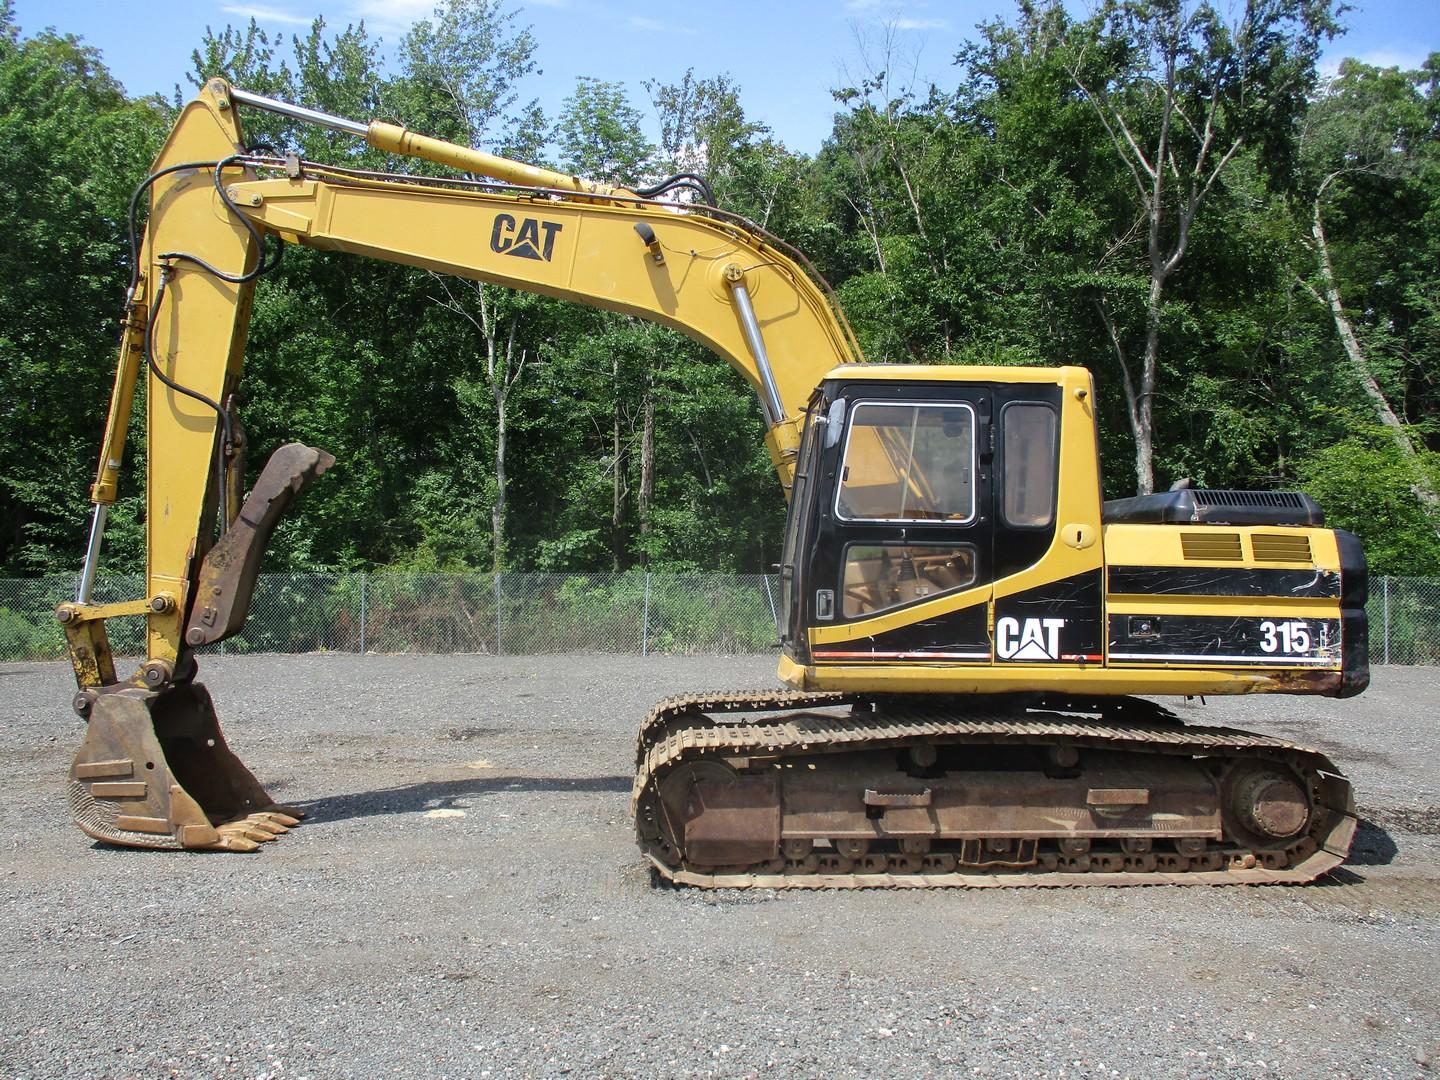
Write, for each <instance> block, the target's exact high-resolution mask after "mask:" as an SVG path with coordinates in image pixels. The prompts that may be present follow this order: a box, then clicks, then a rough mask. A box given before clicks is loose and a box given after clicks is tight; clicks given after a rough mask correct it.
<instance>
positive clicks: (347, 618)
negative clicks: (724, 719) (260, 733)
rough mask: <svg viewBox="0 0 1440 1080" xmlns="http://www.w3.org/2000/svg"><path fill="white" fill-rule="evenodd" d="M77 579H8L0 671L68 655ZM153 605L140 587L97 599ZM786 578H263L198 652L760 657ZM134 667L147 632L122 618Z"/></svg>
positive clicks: (100, 592)
mask: <svg viewBox="0 0 1440 1080" xmlns="http://www.w3.org/2000/svg"><path fill="white" fill-rule="evenodd" d="M74 595H75V579H74V577H72V576H68V575H67V576H61V577H48V578H29V579H14V578H12V579H0V660H50V659H59V658H62V657H64V656H65V636H64V634H63V633H61V631H60V627H59V624H58V623H56V621H55V617H54V610H55V605H56V604H59V603H60V602H61V601H64V600H69V599H73V598H74ZM143 595H144V580H143V579H142V578H141V577H139V576H113V577H109V578H105V579H102V580H100V581H97V582H96V588H95V594H94V600H95V602H96V603H106V602H109V601H114V600H124V599H134V598H135V597H139V596H143ZM779 595H780V589H779V582H778V579H776V578H774V577H767V576H765V575H761V574H647V573H644V572H643V571H641V572H632V573H625V574H390V573H385V574H363V573H355V574H262V575H260V580H259V583H258V584H257V585H256V588H255V596H254V598H253V600H252V601H251V604H250V615H249V618H248V619H247V620H246V622H245V629H244V631H243V632H242V633H241V634H239V635H237V636H236V637H233V638H231V639H230V640H228V641H224V642H221V643H220V644H219V645H215V646H211V647H209V648H207V649H203V650H201V651H202V652H217V653H219V652H223V653H251V652H282V653H304V652H325V651H329V652H362V653H363V652H377V653H489V654H492V655H495V654H510V655H524V654H535V653H558V652H611V653H640V654H641V655H646V654H649V653H652V652H659V653H678V654H711V655H714V654H719V655H726V654H733V653H763V652H768V651H770V650H771V649H773V648H774V647H775V644H776V631H775V609H776V604H777V603H778V600H779ZM107 629H108V630H109V634H110V643H111V647H112V648H113V650H114V651H115V652H116V653H117V654H119V655H138V654H139V653H140V652H141V651H142V650H143V644H144V637H143V630H144V620H143V619H140V618H121V619H112V620H111V621H110V623H109V625H108V627H107Z"/></svg>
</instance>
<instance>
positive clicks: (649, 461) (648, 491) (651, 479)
mask: <svg viewBox="0 0 1440 1080" xmlns="http://www.w3.org/2000/svg"><path fill="white" fill-rule="evenodd" d="M642 407H643V410H644V415H645V425H644V429H643V430H642V432H641V436H640V499H639V503H638V506H639V510H640V537H641V540H642V541H644V540H646V539H648V538H649V536H650V510H651V507H652V506H653V505H654V503H655V385H654V383H653V382H651V381H647V382H646V384H645V400H644V403H643V406H642ZM640 565H641V566H644V567H649V565H650V554H649V550H648V549H647V548H646V547H645V545H644V544H643V542H642V544H641V547H640Z"/></svg>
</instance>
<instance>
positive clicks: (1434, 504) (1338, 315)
mask: <svg viewBox="0 0 1440 1080" xmlns="http://www.w3.org/2000/svg"><path fill="white" fill-rule="evenodd" d="M1323 192H1324V188H1323V187H1322V188H1321V193H1322V195H1323ZM1310 235H1311V236H1312V237H1314V239H1315V255H1316V261H1317V262H1318V263H1319V267H1320V284H1321V286H1322V288H1323V289H1324V296H1323V297H1321V298H1320V299H1322V300H1323V301H1324V303H1325V305H1326V306H1327V307H1329V309H1330V315H1331V317H1332V318H1333V319H1334V320H1335V331H1336V333H1337V334H1339V335H1340V343H1341V345H1343V346H1344V348H1345V357H1346V359H1347V360H1349V361H1350V369H1351V370H1352V371H1353V372H1354V374H1355V378H1356V379H1357V380H1358V381H1359V383H1360V385H1361V387H1362V388H1363V389H1364V390H1365V396H1366V397H1368V398H1369V399H1370V404H1371V407H1372V408H1374V410H1375V416H1376V418H1377V419H1378V420H1379V421H1380V423H1381V424H1382V425H1384V427H1385V430H1386V431H1388V432H1389V433H1390V438H1391V441H1393V442H1394V443H1395V449H1397V450H1399V451H1400V456H1401V457H1402V458H1404V459H1405V462H1406V464H1408V465H1409V466H1410V468H1411V472H1412V475H1413V476H1414V481H1413V482H1412V483H1411V485H1410V490H1411V491H1412V492H1413V493H1414V495H1415V498H1416V499H1418V500H1419V501H1420V508H1421V510H1423V511H1424V513H1425V517H1426V518H1427V520H1428V521H1429V522H1430V527H1431V528H1433V529H1434V530H1435V532H1436V535H1440V496H1437V494H1436V492H1435V489H1434V487H1432V486H1431V484H1430V478H1429V477H1428V476H1426V474H1425V466H1424V464H1423V463H1422V462H1421V461H1420V455H1419V454H1417V453H1416V452H1415V444H1414V443H1413V442H1411V441H1410V433H1409V432H1408V431H1406V430H1405V424H1404V422H1403V421H1402V420H1401V419H1400V417H1399V416H1397V415H1396V414H1395V410H1394V409H1392V408H1391V407H1390V402H1389V401H1388V400H1386V397H1385V392H1384V391H1383V390H1381V389H1380V384H1379V383H1378V382H1376V381H1375V375H1374V373H1372V372H1371V370H1370V365H1369V364H1368V363H1366V362H1365V353H1364V350H1363V349H1362V348H1361V347H1360V339H1359V338H1357V337H1356V336H1355V328H1354V326H1352V325H1351V323H1350V316H1349V315H1347V314H1346V313H1345V305H1344V304H1343V303H1342V302H1341V300H1340V287H1339V285H1338V284H1337V283H1336V281H1335V267H1334V264H1332V263H1331V261H1330V246H1329V244H1328V243H1327V242H1326V240H1325V222H1324V219H1323V218H1322V217H1321V214H1320V198H1319V197H1317V198H1316V200H1315V207H1314V216H1313V217H1312V219H1311V223H1310Z"/></svg>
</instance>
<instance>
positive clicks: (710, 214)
mask: <svg viewBox="0 0 1440 1080" xmlns="http://www.w3.org/2000/svg"><path fill="white" fill-rule="evenodd" d="M241 104H246V105H252V106H257V107H261V108H267V109H272V110H274V111H279V112H282V113H285V114H287V115H289V116H291V117H292V118H294V119H297V120H300V121H302V122H305V121H308V122H315V123H320V124H325V125H327V126H330V127H334V128H338V129H340V130H343V131H348V132H350V133H352V134H354V135H356V136H357V137H363V138H365V139H366V140H367V141H368V142H369V143H370V144H371V145H373V146H376V147H378V148H380V149H383V150H385V151H387V152H389V153H392V154H396V155H408V156H413V157H419V158H424V159H427V160H430V161H434V162H437V163H440V164H443V165H447V166H450V167H453V168H455V169H458V170H462V171H463V172H465V173H466V174H467V175H466V176H465V177H464V178H454V179H444V178H434V177H424V178H422V177H412V176H399V175H390V174H379V173H370V172H361V171H357V170H351V169H345V168H339V167H335V166H329V165H323V164H315V163H311V162H304V161H300V160H299V159H298V158H295V157H293V156H291V157H289V158H278V157H270V156H264V155H256V154H252V153H250V152H248V151H247V149H246V145H245V141H244V137H243V133H242V130H241V126H240V123H239V120H238V117H237V115H236V113H237V106H238V105H241ZM145 194H148V196H149V203H150V216H149V220H148V225H147V227H146V229H145V232H144V236H143V239H142V240H141V241H140V242H139V243H137V244H135V245H134V247H135V249H136V250H135V254H136V272H135V276H134V279H133V281H132V284H131V288H130V291H129V294H128V296H127V304H126V313H125V319H124V330H123V333H122V339H121V345H120V352H119V363H118V367H117V373H116V379H115V385H114V390H113V392H112V396H111V402H110V409H109V415H108V418H107V423H106V429H105V436H104V441H103V445H102V448H101V455H100V463H99V468H98V471H97V478H96V482H95V485H94V487H93V488H92V490H91V500H92V502H93V503H94V506H95V512H94V521H93V524H92V528H91V534H90V542H89V546H88V549H87V552H86V558H85V564H84V570H83V572H82V576H81V586H80V589H79V593H78V596H77V599H76V601H75V602H74V603H66V604H62V605H61V606H60V608H59V609H58V612H57V615H58V617H59V619H60V621H61V623H62V624H63V626H64V627H65V630H66V634H67V637H68V639H69V644H70V651H71V658H72V662H73V664H74V668H75V674H76V679H77V682H78V684H79V688H80V689H79V693H78V694H77V697H76V700H75V708H76V711H77V712H79V713H80V714H81V715H82V716H85V717H87V719H88V720H89V733H90V734H89V737H88V738H87V740H86V744H85V746H84V747H82V750H81V753H80V756H79V758H77V762H76V765H75V766H74V768H73V769H72V776H71V780H72V802H73V805H74V806H75V810H76V817H77V821H78V822H79V823H80V824H81V827H82V828H84V829H85V831H86V832H88V833H90V834H91V835H92V836H96V837H98V838H100V839H104V840H109V841H112V842H118V843H127V844H135V845H139V846H152V847H207V846H228V847H247V846H253V843H254V842H256V841H258V840H261V839H264V838H265V835H262V834H268V830H269V829H270V828H273V827H281V828H283V827H284V826H285V824H286V823H287V822H288V821H289V820H291V819H293V818H294V817H295V816H296V815H295V813H294V812H293V811H291V812H288V813H287V812H285V811H284V810H283V808H282V810H280V811H276V810H274V809H273V807H272V804H270V802H269V800H268V796H266V795H265V794H264V792H263V789H261V788H260V786H259V785H258V783H256V782H255V781H254V778H253V777H251V776H250V774H249V773H248V772H247V771H246V770H245V769H244V767H243V766H242V765H240V763H239V761H238V760H237V759H234V757H233V755H230V754H229V752H228V751H227V750H225V747H224V740H223V738H221V737H220V734H219V726H218V722H217V721H216V719H215V716H214V712H213V708H212V707H211V706H210V703H209V698H208V695H206V694H205V692H204V690H203V688H202V687H199V686H198V685H192V680H193V676H194V671H195V664H194V661H193V656H192V650H193V649H195V648H198V647H200V646H203V645H208V644H213V643H215V642H218V641H221V640H223V639H225V638H226V637H229V636H231V635H232V634H235V633H237V632H239V630H240V629H241V628H242V627H243V625H244V621H245V614H246V609H247V608H248V605H249V600H250V595H251V592H252V591H253V588H254V584H255V580H256V576H257V574H258V572H259V567H260V562H261V557H262V555H263V552H264V548H265V544H266V542H267V541H268V539H269V537H270V534H271V532H272V531H273V529H274V527H275V524H276V523H277V521H278V519H279V517H280V516H281V514H282V513H283V511H284V509H285V507H286V505H288V503H289V502H290V500H291V499H292V498H293V497H294V496H295V495H296V494H297V493H298V492H299V491H300V490H301V489H302V488H303V487H304V486H305V485H306V484H307V483H308V482H309V481H310V480H311V479H313V478H314V477H316V476H318V475H320V474H321V473H323V472H324V471H325V469H326V468H328V467H329V466H330V465H331V464H332V463H333V458H331V457H330V455H328V454H326V453H325V452H324V451H321V450H317V449H314V448H310V447H305V446H301V445H299V444H290V445H287V446H284V447H281V448H280V449H279V450H277V451H276V452H275V454H274V456H273V457H272V458H271V459H270V462H269V463H268V464H267V466H266V468H265V470H264V471H263V472H262V474H261V476H260V477H259V478H258V480H257V482H256V483H255V485H254V487H253V489H252V491H251V493H250V495H249V497H248V499H246V500H245V501H244V503H243V505H241V503H240V497H239V496H240V491H241V489H242V477H241V464H242V462H243V432H242V431H241V429H240V426H239V422H238V418H237V417H236V415H235V411H234V409H233V406H232V403H231V399H232V395H233V394H234V391H235V388H236V385H237V383H238V381H239V378H240V374H241V368H242V364H243V359H244V351H245V337H246V330H247V326H248V322H249V316H250V310H251V305H252V301H253V296H254V288H255V281H256V279H257V278H258V276H259V275H260V274H262V273H263V272H265V271H266V270H267V269H269V268H270V265H271V264H270V262H269V260H270V259H271V258H273V249H274V247H275V244H274V241H273V240H272V239H271V238H278V240H279V241H281V242H284V243H295V244H303V245H306V246H309V247H314V248H319V249H323V250H332V251H344V252H349V253H353V254H357V255H368V256H370V257H372V258H378V259H384V260H387V261H390V262H396V263H403V264H406V265H410V266H415V267H420V268H423V269H427V270H433V271H436V272H440V273H447V274H454V275H459V276H463V277H468V278H473V279H477V280H480V281H485V282H490V283H494V284H499V285H505V286H509V287H512V288H516V289H523V290H526V291H530V292H536V293H542V294H545V295H548V296H554V297H558V298H562V299H568V300H574V301H577V302H579V303H582V304H587V305H590V306H593V307H597V308H604V309H608V310H612V311H619V312H624V313H627V314H630V315H634V316H636V317H638V318H642V319H646V320H648V321H651V322H656V323H660V324H662V325H665V326H669V327H672V328H674V329H676V330H679V331H681V332H682V333H684V334H686V335H688V336H689V337H691V338H693V339H694V340H696V341H698V342H700V343H701V344H703V345H705V346H706V347H707V348H709V349H710V350H711V351H713V352H715V353H717V354H719V355H720V356H721V357H723V358H724V359H725V360H726V361H727V362H728V363H729V364H730V365H731V366H732V367H734V368H735V369H736V370H737V371H738V372H739V373H740V374H741V376H742V377H743V378H744V379H745V380H746V382H748V383H749V384H750V386H751V387H752V388H753V389H754V390H755V392H756V393H757V395H758V396H759V399H760V403H761V410H762V413H763V415H764V418H765V422H766V428H767V433H766V444H767V447H768V449H769V452H770V457H771V460H772V462H773V463H774V466H775V468H776V471H777V473H778V474H779V477H780V480H781V484H782V486H783V487H784V488H785V490H786V492H787V493H788V491H789V488H790V483H791V478H792V475H793V469H794V459H795V454H796V449H797V446H798V442H799V428H800V425H801V423H802V422H803V414H804V408H805V405H806V402H807V401H808V399H809V397H810V395H811V393H812V392H813V390H814V388H815V387H816V385H817V384H818V383H819V382H820V380H821V378H822V376H823V375H824V373H825V372H826V371H828V370H830V369H831V368H833V367H835V366H836V365H837V364H840V363H845V362H850V361H855V360H858V359H860V356H859V350H858V348H857V347H856V345H855V342H854V338H853V336H852V335H851V334H850V332H849V330H848V328H847V327H846V326H845V324H844V322H843V317H842V316H840V314H839V311H838V308H837V307H835V306H834V305H833V304H832V303H831V301H830V300H829V298H828V296H827V295H826V293H825V291H824V289H823V283H820V282H819V281H818V278H817V277H812V276H811V274H810V273H809V272H807V269H806V268H805V267H804V266H803V265H802V263H803V257H801V256H799V255H798V253H793V252H790V251H788V250H787V249H786V248H785V246H784V245H783V244H782V243H781V242H780V241H778V240H777V239H775V238H773V237H771V236H769V235H768V234H766V233H765V232H764V231H763V230H761V229H760V228H758V227H757V226H755V225H753V224H751V223H749V222H747V221H745V220H744V219H742V218H739V217H737V216H735V215H732V214H729V213H726V212H724V211H721V210H719V209H718V208H715V207H712V206H708V205H703V204H699V203H695V204H683V205H682V204H676V203H661V202H657V201H654V200H653V199H649V198H645V197H643V196H642V195H638V194H636V193H634V192H631V191H628V190H625V189H622V188H617V187H613V186H606V185H602V184H597V183H594V182H591V181H587V180H583V179H581V178H578V177H573V176H568V175H566V174H563V173H558V172H554V171H551V170H546V169H541V168H538V167H535V166H531V165H525V164H522V163H519V162H513V161H509V160H507V159H504V158H499V157H496V156H494V155H491V154H486V153H483V152H481V151H477V150H472V149H470V148H467V147H463V146H457V145H454V144H451V143H446V142H443V141H441V140H438V139H432V138H429V137H426V136H423V135H418V134H416V133H413V132H409V131H407V130H405V129H404V128H400V127H397V126H395V125H391V124H384V123H378V122H376V123H371V124H368V125H365V124H360V123H358V122H355V121H349V120H344V119H341V118H338V117H330V116H326V115H324V114H320V113H315V112H313V111H312V110H308V109H302V108H299V107H296V106H290V105H286V104H284V103H281V102H276V101H272V100H269V99H266V98H262V97H258V96H256V95H252V94H247V93H245V92H244V91H241V90H238V89H236V88H233V87H231V86H229V85H228V84H227V83H225V82H224V81H222V80H211V81H210V82H208V83H207V84H206V85H205V86H204V88H203V89H202V90H201V92H200V93H199V95H198V96H197V97H196V98H195V99H194V100H193V101H191V102H190V103H189V104H187V105H186V106H185V108H184V109H183V110H182V112H181V114H180V116H179V118H178V119H177V121H176V124H175V126H174V129H173V130H172V131H171V133H170V136H169V138H168V139H167V140H166V143H165V145H164V147H163V148H162V150H161V153H160V155H159V157H158V158H157V159H156V162H155V164H154V167H153V169H152V171H151V174H150V176H149V177H148V178H147V180H146V183H145V184H144V185H143V186H142V189H141V191H140V192H138V193H137V200H138V199H139V198H141V197H142V196H143V195H145ZM267 241H270V242H269V243H267ZM142 372H143V373H144V375H145V378H146V400H147V402H148V408H147V415H146V428H145V431H146V435H145V438H146V448H147V454H146V470H147V475H146V533H147V553H148V562H147V567H146V583H147V584H146V589H147V591H146V595H145V596H144V597H140V598H137V599H134V600H130V601H125V602H121V603H117V604H104V605H99V604H94V603H91V587H92V584H93V580H94V574H95V567H96V564H97V561H98V556H99V551H100V545H101V541H102V537H103V532H104V525H105V513H106V508H107V507H108V506H109V505H110V504H111V503H113V501H114V499H115V496H116V492H117V489H118V481H119V473H120V470H121V467H122V460H123V450H124V437H125V432H126V429H127V427H128V425H129V418H130V412H131V407H132V403H133V400H134V397H135V393H136V389H137V386H138V385H139V379H140V376H141V373H142ZM217 518H218V519H219V520H220V522H221V523H222V526H223V530H222V535H221V536H220V537H219V539H218V540H213V541H212V537H211V533H212V531H213V529H212V526H211V523H212V522H214V521H216V520H217ZM126 616H143V617H144V618H146V619H147V622H148V633H147V636H146V642H147V645H146V653H147V655H146V657H145V659H144V661H143V662H142V664H141V665H140V667H139V670H138V671H137V672H136V674H135V675H134V677H133V678H132V679H130V680H129V681H128V682H122V681H121V680H120V679H119V678H118V677H117V675H116V672H115V665H114V661H113V659H112V657H111V653H110V648H109V644H108V639H107V635H106V632H105V624H106V621H107V620H108V619H110V618H114V617H126ZM156 740H158V745H157V744H156ZM157 751H158V753H157ZM142 762H144V764H143V766H142ZM147 772H148V773H149V774H150V775H145V774H146V773H147ZM277 813H279V814H281V817H280V818H278V819H277V818H276V817H275V816H274V815H275V814H277ZM266 815H269V816H268V817H267V816H266ZM227 823H228V824H227Z"/></svg>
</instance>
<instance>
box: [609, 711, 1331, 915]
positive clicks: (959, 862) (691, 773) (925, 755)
mask: <svg viewBox="0 0 1440 1080" xmlns="http://www.w3.org/2000/svg"><path fill="white" fill-rule="evenodd" d="M632 812H633V814H634V818H635V825H636V831H637V837H638V839H639V843H640V847H641V849H642V850H643V851H644V852H645V854H646V855H647V857H648V858H649V859H650V861H651V863H652V864H653V865H654V867H655V869H656V871H657V872H658V874H659V875H660V876H661V877H662V878H664V879H667V880H669V881H672V882H675V883H677V884H684V885H695V886H701V887H709V888H724V887H747V886H748V887H763V888H794V887H800V888H864V887H906V886H912V887H913V886H922V887H924V886H932V887H933V886H1037V885H1038V886H1068V885H1138V884H1184V885H1220V884H1265V883H1301V882H1306V881H1311V880H1313V879H1314V878H1316V877H1318V876H1320V875H1321V874H1324V873H1326V872H1327V871H1329V870H1331V869H1333V868H1335V867H1336V866H1339V865H1340V863H1341V862H1343V861H1344V858H1345V855H1346V854H1347V853H1348V851H1349V849H1350V843H1351V840H1352V839H1353V837H1354V833H1355V816H1354V806H1353V801H1352V796H1351V792H1350V784H1349V781H1347V780H1346V779H1345V778H1344V777H1343V776H1341V775H1340V773H1339V771H1338V770H1337V769H1336V768H1335V766H1334V765H1333V764H1332V763H1331V762H1330V760H1329V759H1328V758H1326V757H1325V756H1324V755H1323V754H1320V753H1318V752H1317V751H1314V750H1310V749H1306V748H1304V747H1300V746H1296V745H1294V744H1291V743H1289V742H1285V741H1283V740H1279V739H1273V738H1269V737H1267V736H1262V735H1255V734H1250V733H1247V732H1243V731H1237V730H1233V729H1230V728H1221V727H1196V726H1187V725H1185V724H1182V723H1181V722H1180V720H1179V719H1178V718H1177V717H1175V716H1174V715H1173V714H1172V713H1169V712H1167V711H1166V710H1164V709H1162V708H1161V707H1159V706H1157V705H1154V704H1153V703H1151V702H1149V701H1145V700H1142V699H1136V698H1091V699H1085V698H1054V697H1051V698H1045V697H1039V696H1025V695H1006V696H1001V695H992V696H989V697H984V698H977V697H967V698H953V699H946V700H943V701H938V702H937V701H936V700H934V699H921V698H913V697H912V698H900V697H873V696H857V695H841V694H805V693H780V694H776V693H755V694H733V695H709V696H694V697H682V698H675V699H671V700H670V701H666V702H663V703H661V705H659V706H657V707H656V709H655V710H654V711H653V712H652V713H651V715H650V717H649V719H648V720H647V721H646V724H645V725H644V727H643V728H642V730H641V733H640V739H639V746H638V752H637V775H636V781H635V787H634V792H633V796H632Z"/></svg>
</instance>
